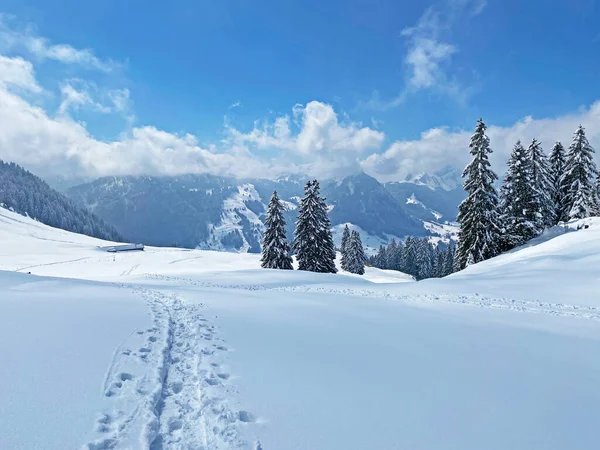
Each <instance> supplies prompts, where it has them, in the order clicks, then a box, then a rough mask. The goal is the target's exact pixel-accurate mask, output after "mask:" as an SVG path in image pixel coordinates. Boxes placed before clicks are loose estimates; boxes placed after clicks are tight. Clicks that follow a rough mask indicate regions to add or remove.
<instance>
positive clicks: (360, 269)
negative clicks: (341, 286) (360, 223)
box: [346, 230, 367, 275]
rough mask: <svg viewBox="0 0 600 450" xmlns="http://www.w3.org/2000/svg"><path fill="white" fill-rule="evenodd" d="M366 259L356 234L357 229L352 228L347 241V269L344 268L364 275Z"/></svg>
mask: <svg viewBox="0 0 600 450" xmlns="http://www.w3.org/2000/svg"><path fill="white" fill-rule="evenodd" d="M366 261H367V258H366V256H365V250H364V248H363V245H362V241H361V239H360V234H358V231H356V230H353V231H352V234H351V235H350V240H349V241H348V269H346V270H347V271H348V272H350V273H355V274H358V275H364V273H365V262H366Z"/></svg>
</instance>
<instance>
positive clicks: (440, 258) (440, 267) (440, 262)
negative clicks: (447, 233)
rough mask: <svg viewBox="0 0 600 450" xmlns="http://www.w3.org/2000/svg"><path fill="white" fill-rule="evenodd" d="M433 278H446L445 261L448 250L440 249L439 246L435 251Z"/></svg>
mask: <svg viewBox="0 0 600 450" xmlns="http://www.w3.org/2000/svg"><path fill="white" fill-rule="evenodd" d="M434 255H435V258H434V261H433V277H435V278H441V277H443V276H444V261H445V258H446V249H443V248H440V246H439V244H438V245H437V246H436V247H435V249H434Z"/></svg>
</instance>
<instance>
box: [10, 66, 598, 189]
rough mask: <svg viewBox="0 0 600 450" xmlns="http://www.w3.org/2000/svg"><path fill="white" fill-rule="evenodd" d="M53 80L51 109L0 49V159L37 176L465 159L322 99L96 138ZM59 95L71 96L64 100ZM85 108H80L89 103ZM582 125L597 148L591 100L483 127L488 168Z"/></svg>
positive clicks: (332, 171)
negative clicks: (207, 123)
mask: <svg viewBox="0 0 600 450" xmlns="http://www.w3.org/2000/svg"><path fill="white" fill-rule="evenodd" d="M67 86H70V85H68V84H66V85H63V86H62V94H63V103H62V104H61V107H60V108H59V111H58V112H57V113H56V114H55V115H53V114H51V113H49V112H48V111H46V110H44V109H43V108H42V107H40V106H38V105H37V104H36V103H35V99H36V98H37V97H40V96H43V95H44V90H43V89H42V88H41V87H40V85H39V84H38V82H37V81H36V78H35V74H34V70H33V65H32V64H31V63H30V62H28V61H25V60H24V59H22V58H18V57H15V58H8V57H1V56H0V123H2V129H1V130H0V157H1V158H2V159H5V160H8V161H15V162H18V163H21V164H24V165H26V166H27V167H30V168H32V169H37V170H39V171H40V172H41V173H43V174H63V175H86V176H103V175H125V174H136V175H139V174H165V175H177V174H183V173H210V174H215V175H226V176H237V177H274V176H278V175H281V174H288V173H299V172H303V173H309V174H311V175H315V176H321V177H330V176H342V175H345V174H348V173H352V172H355V171H357V170H358V169H359V168H362V169H363V170H365V171H366V172H367V173H369V174H372V175H373V176H375V177H376V178H378V179H379V180H381V181H391V180H399V179H403V178H404V177H405V176H406V175H407V174H408V173H416V172H421V171H425V172H426V171H433V170H436V169H439V168H441V167H443V166H445V165H447V164H450V165H452V166H454V167H457V168H462V166H464V164H465V163H466V162H467V160H468V157H469V154H468V144H469V137H470V135H471V130H455V131H453V130H449V129H448V128H444V127H440V128H433V129H430V130H427V131H425V132H423V133H422V134H421V136H420V137H419V138H418V139H415V140H401V141H396V142H393V143H391V144H389V145H384V143H385V135H384V133H383V132H381V131H377V130H375V129H373V128H370V127H366V126H362V125H361V124H359V123H356V122H351V121H347V120H346V119H344V120H342V119H340V115H339V114H338V113H336V111H335V110H334V109H333V107H332V106H331V105H328V104H325V103H322V102H318V101H312V102H309V103H308V104H306V105H296V106H295V107H294V108H293V109H292V114H291V115H284V116H281V117H278V118H276V119H275V120H274V121H271V122H257V123H256V124H255V126H254V127H253V129H252V130H251V131H248V132H242V131H240V130H237V129H236V128H234V127H233V126H231V125H226V126H225V136H226V137H225V138H224V139H223V141H222V142H221V143H219V144H218V145H201V144H199V143H198V141H197V139H196V138H195V137H194V136H192V135H189V134H185V135H179V134H175V133H169V132H166V131H163V130H159V129H157V128H155V127H153V126H143V127H136V128H131V129H130V130H129V131H128V132H126V133H124V134H123V135H121V136H120V137H119V138H118V139H116V140H114V141H110V142H104V141H100V140H97V139H95V138H94V137H93V136H91V134H90V133H89V132H88V130H87V129H86V126H85V124H83V123H79V122H77V121H75V120H74V119H72V118H71V116H69V114H68V112H69V110H70V109H71V108H73V107H74V106H75V105H80V106H82V107H83V106H85V105H87V104H89V103H90V102H92V103H93V102H94V101H93V100H91V97H89V96H88V95H86V94H85V93H82V92H80V91H77V90H76V89H74V88H73V91H71V90H70V89H71V88H72V86H71V88H68V87H67ZM113 95H114V101H113V103H112V105H110V106H102V108H107V109H110V110H111V111H113V112H116V111H117V110H118V109H119V108H124V105H125V104H126V102H127V101H128V98H129V93H128V92H114V93H113ZM65 101H68V102H70V104H69V105H68V106H67V105H65ZM88 106H89V105H88ZM580 123H581V124H583V125H584V126H585V127H586V128H587V130H588V138H589V139H590V142H591V143H592V145H594V146H595V147H596V148H597V149H599V150H600V101H599V102H596V103H594V104H593V105H591V106H590V107H589V108H584V109H581V110H580V111H577V112H574V113H572V114H567V115H564V116H561V117H556V118H550V119H534V118H531V117H526V118H524V119H523V120H520V121H518V122H517V123H515V124H514V125H512V126H509V127H497V126H493V125H491V126H490V127H489V129H488V134H489V136H490V139H491V143H492V148H493V149H494V151H495V153H494V156H493V163H494V168H495V170H496V171H497V172H502V171H503V170H504V163H505V161H506V159H507V157H508V154H509V152H510V150H511V148H512V146H513V144H514V143H515V142H516V140H517V139H521V140H522V141H523V142H525V143H527V142H528V141H530V140H531V139H532V138H533V137H535V138H537V139H539V140H541V141H542V143H543V144H544V146H545V148H546V149H549V147H550V146H551V145H552V143H553V142H554V141H555V140H562V141H563V142H565V144H567V145H568V144H569V142H570V139H571V136H572V133H573V131H574V130H575V129H576V127H577V125H579V124H580Z"/></svg>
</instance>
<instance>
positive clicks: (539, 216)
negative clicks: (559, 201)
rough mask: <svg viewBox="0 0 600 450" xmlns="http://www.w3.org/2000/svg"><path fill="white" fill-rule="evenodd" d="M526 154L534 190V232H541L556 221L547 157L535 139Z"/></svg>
mask: <svg viewBox="0 0 600 450" xmlns="http://www.w3.org/2000/svg"><path fill="white" fill-rule="evenodd" d="M527 156H528V158H529V162H530V164H531V166H530V167H531V183H532V186H533V192H534V196H533V211H534V216H533V220H534V223H535V226H536V234H541V232H542V231H544V228H546V227H551V226H552V225H554V224H555V223H556V218H555V216H554V204H553V201H552V198H553V196H554V192H553V191H554V187H553V185H552V174H551V170H550V164H549V163H548V159H547V158H546V155H545V154H544V150H542V145H541V143H540V142H539V141H538V140H537V139H533V140H532V141H531V144H530V145H529V148H528V149H527Z"/></svg>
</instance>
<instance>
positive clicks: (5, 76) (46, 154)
mask: <svg viewBox="0 0 600 450" xmlns="http://www.w3.org/2000/svg"><path fill="white" fill-rule="evenodd" d="M15 85H16V86H17V87H19V88H23V89H27V90H28V91H30V92H34V93H36V92H37V93H39V92H41V88H40V87H39V85H38V84H37V82H36V81H35V77H34V75H33V69H32V67H31V64H29V63H27V62H26V61H24V60H23V59H21V58H5V57H0V123H2V131H1V132H0V158H2V159H5V160H8V161H15V162H18V163H20V164H24V165H26V166H27V167H29V168H31V169H32V170H36V171H38V172H39V173H40V174H43V175H45V174H48V175H49V174H62V175H67V176H68V175H88V176H102V175H125V174H167V175H177V174H182V173H212V174H219V175H229V176H250V175H256V174H259V173H262V174H265V175H270V174H271V172H270V170H272V168H271V166H268V165H267V164H265V163H262V162H260V161H258V160H257V159H256V158H253V157H252V155H250V153H248V152H247V150H246V149H244V148H230V149H228V150H229V151H228V152H226V153H221V152H219V151H216V150H214V149H210V148H203V147H202V146H200V145H199V144H198V142H197V141H196V139H195V138H194V137H193V136H191V135H177V134H173V133H167V132H165V131H161V130H158V129H156V128H154V127H149V126H148V127H140V128H134V129H132V130H131V131H130V132H128V133H125V134H124V135H122V136H120V137H119V139H117V140H115V141H112V142H103V141H99V140H97V139H94V138H93V137H92V136H91V135H90V134H89V132H88V131H87V129H86V128H85V124H83V123H78V122H76V121H74V120H73V119H72V118H71V117H70V116H69V115H68V114H67V113H68V111H69V109H71V108H73V107H75V106H76V105H86V104H89V103H90V102H92V103H93V100H91V97H90V95H89V94H87V93H85V92H82V91H81V90H77V89H75V88H74V87H73V86H72V85H69V84H65V85H63V86H62V87H61V92H62V95H63V103H62V105H63V106H62V113H63V114H58V115H57V116H56V117H52V116H51V115H50V114H48V113H47V112H46V111H45V110H44V109H43V108H41V107H39V106H36V105H34V104H32V103H31V102H29V101H28V100H27V99H26V98H24V97H23V96H21V95H20V94H19V92H14V91H13V89H12V87H13V86H15ZM119 95H120V96H119ZM119 95H116V96H115V99H120V100H115V102H114V103H116V104H117V105H119V104H120V103H119V102H120V101H121V100H122V98H121V97H123V96H124V95H125V94H124V93H123V92H121V93H120V94H119ZM125 97H127V96H126V95H125ZM65 102H67V104H65ZM115 107H116V106H115Z"/></svg>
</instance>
